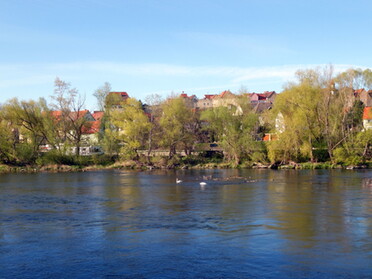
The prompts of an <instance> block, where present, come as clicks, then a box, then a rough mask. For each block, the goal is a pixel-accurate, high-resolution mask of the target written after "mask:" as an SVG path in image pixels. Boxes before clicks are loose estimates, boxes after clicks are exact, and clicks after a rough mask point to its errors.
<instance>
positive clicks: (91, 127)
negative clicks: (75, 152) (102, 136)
mask: <svg viewBox="0 0 372 279" xmlns="http://www.w3.org/2000/svg"><path fill="white" fill-rule="evenodd" d="M100 126H101V121H88V122H87V125H86V126H83V128H82V132H83V134H95V133H98V132H99V130H100Z"/></svg>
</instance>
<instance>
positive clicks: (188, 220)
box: [0, 170, 372, 278]
mask: <svg viewBox="0 0 372 279" xmlns="http://www.w3.org/2000/svg"><path fill="white" fill-rule="evenodd" d="M176 177H178V178H180V179H182V180H183V182H182V183H179V184H177V183H176ZM206 177H207V178H208V179H209V180H207V181H206V182H207V184H206V185H205V186H200V184H199V183H200V181H202V180H204V179H205V178H206ZM228 178H230V179H228ZM371 181H372V174H371V172H369V171H341V170H337V171H323V170H319V171H310V170H309V171H292V170H289V171H274V170H185V171H177V172H174V171H153V172H132V171H99V172H88V173H70V174H69V173H62V174H23V175H19V174H17V175H1V176H0V191H1V195H0V218H1V219H0V220H1V226H0V263H1V268H0V278H19V277H22V278H50V277H63V278H64V277H68V276H69V277H80V278H85V277H86V278H96V277H101V278H102V277H103V278H105V277H108V278H109V277H117V278H309V277H312V278H361V277H365V278H368V276H370V275H371V274H372V264H371V263H372V241H371V237H372V185H371V184H372V182H371Z"/></svg>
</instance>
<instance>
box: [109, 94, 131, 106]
mask: <svg viewBox="0 0 372 279" xmlns="http://www.w3.org/2000/svg"><path fill="white" fill-rule="evenodd" d="M128 98H129V95H128V93H127V92H110V93H109V94H108V95H107V97H106V100H105V104H106V106H107V107H109V108H122V103H123V102H125V101H126V100H127V99H128Z"/></svg>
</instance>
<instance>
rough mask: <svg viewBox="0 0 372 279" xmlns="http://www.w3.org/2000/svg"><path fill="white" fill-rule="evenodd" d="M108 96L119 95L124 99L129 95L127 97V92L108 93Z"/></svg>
mask: <svg viewBox="0 0 372 279" xmlns="http://www.w3.org/2000/svg"><path fill="white" fill-rule="evenodd" d="M109 94H110V95H119V96H121V97H122V98H123V99H124V98H129V95H128V93H127V92H124V91H123V92H110V93H109Z"/></svg>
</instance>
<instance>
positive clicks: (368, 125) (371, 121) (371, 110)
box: [363, 107, 372, 130]
mask: <svg viewBox="0 0 372 279" xmlns="http://www.w3.org/2000/svg"><path fill="white" fill-rule="evenodd" d="M363 127H364V129H366V130H372V107H365V108H364V111H363Z"/></svg>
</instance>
